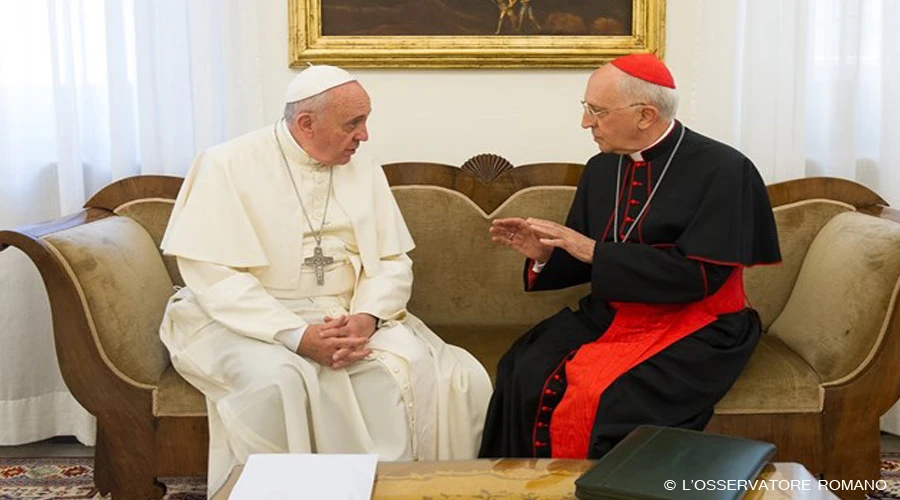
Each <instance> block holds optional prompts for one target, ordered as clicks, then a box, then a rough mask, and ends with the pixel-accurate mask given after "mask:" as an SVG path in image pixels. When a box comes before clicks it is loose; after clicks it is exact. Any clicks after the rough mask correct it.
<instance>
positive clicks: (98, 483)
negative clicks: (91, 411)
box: [94, 422, 112, 496]
mask: <svg viewBox="0 0 900 500" xmlns="http://www.w3.org/2000/svg"><path fill="white" fill-rule="evenodd" d="M108 448H109V445H107V444H106V440H105V436H104V435H103V427H102V426H101V425H100V422H97V445H96V446H95V447H94V486H95V487H96V488H97V490H98V491H99V492H100V494H101V495H104V496H106V495H109V493H110V492H111V491H112V478H111V477H110V471H109V457H108V456H107V453H109V452H108Z"/></svg>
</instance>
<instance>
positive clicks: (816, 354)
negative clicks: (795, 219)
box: [769, 212, 900, 382]
mask: <svg viewBox="0 0 900 500" xmlns="http://www.w3.org/2000/svg"><path fill="white" fill-rule="evenodd" d="M898 278H900V224H898V223H896V222H893V221H890V220H886V219H881V218H877V217H873V216H871V215H866V214H862V213H858V212H847V213H843V214H840V215H837V216H835V217H834V218H833V219H831V220H830V221H829V222H828V223H827V224H826V225H825V227H823V228H822V230H821V231H820V232H819V234H818V235H817V236H816V238H815V239H814V240H813V242H812V245H810V247H809V251H808V252H807V253H806V258H805V259H804V260H803V265H802V266H801V268H800V273H799V275H798V276H797V283H796V284H795V285H794V289H793V291H792V292H791V295H790V298H788V301H787V304H785V306H784V311H782V313H781V315H779V316H778V318H777V319H776V320H775V321H774V322H773V323H772V326H771V327H770V328H769V334H770V335H775V336H777V337H778V338H780V339H781V340H782V341H784V343H785V344H787V345H788V346H789V347H790V348H791V349H793V350H794V351H796V352H797V353H798V354H799V355H800V356H801V357H803V358H804V359H805V360H806V362H807V363H809V364H810V366H812V367H813V368H814V369H815V370H816V371H817V372H818V374H819V376H820V377H821V379H822V381H823V382H830V381H834V380H838V379H840V378H842V377H845V376H847V375H849V374H850V373H851V371H852V370H853V369H854V368H856V367H860V366H863V365H864V361H865V359H866V358H867V357H868V356H870V355H871V353H873V352H874V348H875V347H876V346H877V343H878V342H879V341H880V339H881V336H882V335H883V332H884V328H885V327H886V325H887V318H889V313H890V311H891V309H892V308H893V307H894V302H895V293H896V289H897V284H898Z"/></svg>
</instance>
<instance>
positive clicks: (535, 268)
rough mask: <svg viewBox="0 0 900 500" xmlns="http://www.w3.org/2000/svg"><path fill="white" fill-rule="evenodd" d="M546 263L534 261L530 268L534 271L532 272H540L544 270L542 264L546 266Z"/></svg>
mask: <svg viewBox="0 0 900 500" xmlns="http://www.w3.org/2000/svg"><path fill="white" fill-rule="evenodd" d="M546 265H547V263H546V262H538V261H534V265H533V266H531V270H532V271H534V272H536V273H539V272H541V271H543V270H544V266H546Z"/></svg>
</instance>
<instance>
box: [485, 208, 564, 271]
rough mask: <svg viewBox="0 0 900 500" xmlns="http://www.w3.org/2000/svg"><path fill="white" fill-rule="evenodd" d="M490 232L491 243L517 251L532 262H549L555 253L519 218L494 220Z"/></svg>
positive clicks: (526, 222)
mask: <svg viewBox="0 0 900 500" xmlns="http://www.w3.org/2000/svg"><path fill="white" fill-rule="evenodd" d="M529 220H537V219H529ZM489 231H490V232H491V241H493V242H494V243H498V244H500V245H505V246H508V247H510V248H512V249H513V250H517V251H518V252H519V253H521V254H523V255H524V256H526V257H528V258H529V259H531V260H534V261H537V262H547V261H548V260H549V259H550V254H551V253H553V247H552V246H550V245H547V244H546V243H543V242H541V240H540V235H539V234H538V233H537V232H535V231H534V229H532V227H531V225H530V224H528V221H526V220H525V219H520V218H518V217H511V218H508V219H494V221H493V222H492V223H491V228H490V229H489Z"/></svg>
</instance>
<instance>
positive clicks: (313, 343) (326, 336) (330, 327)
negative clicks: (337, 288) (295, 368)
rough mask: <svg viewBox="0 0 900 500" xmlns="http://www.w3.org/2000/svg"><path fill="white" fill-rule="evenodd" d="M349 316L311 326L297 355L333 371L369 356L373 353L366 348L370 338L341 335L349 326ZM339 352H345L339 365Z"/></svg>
mask: <svg viewBox="0 0 900 500" xmlns="http://www.w3.org/2000/svg"><path fill="white" fill-rule="evenodd" d="M349 321H350V320H349V317H348V316H341V317H340V318H325V322H324V323H321V324H318V325H309V326H308V327H306V332H305V333H304V334H303V337H302V338H301V339H300V345H299V346H298V347H297V354H299V355H301V356H304V357H307V358H309V359H311V360H313V361H315V362H316V363H319V364H320V365H322V366H330V367H331V368H333V369H338V368H344V367H346V366H349V365H351V364H352V363H354V362H356V361H359V360H360V359H362V358H364V357H366V356H368V355H369V354H371V353H372V351H371V350H370V349H368V348H366V344H367V343H368V342H369V337H368V336H348V335H339V334H337V333H336V332H340V331H341V329H342V328H346V326H347V325H348V324H349ZM338 352H345V354H343V355H342V356H341V358H342V360H341V362H340V363H338V362H337V361H336V360H335V356H337V354H338Z"/></svg>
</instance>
